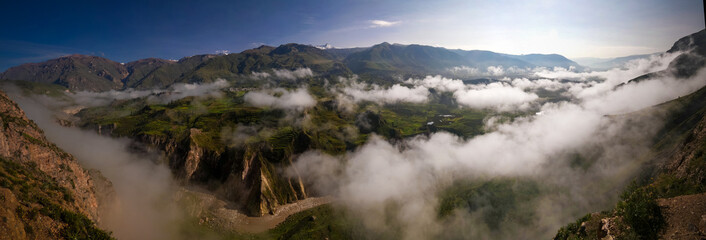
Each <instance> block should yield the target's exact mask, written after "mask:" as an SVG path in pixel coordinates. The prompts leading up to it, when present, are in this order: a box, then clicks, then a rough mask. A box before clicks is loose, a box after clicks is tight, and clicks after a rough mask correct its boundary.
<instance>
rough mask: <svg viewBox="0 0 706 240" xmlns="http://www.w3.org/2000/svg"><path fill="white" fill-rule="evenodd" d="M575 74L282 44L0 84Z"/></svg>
mask: <svg viewBox="0 0 706 240" xmlns="http://www.w3.org/2000/svg"><path fill="white" fill-rule="evenodd" d="M490 66H500V67H505V68H509V67H518V68H534V67H548V68H552V67H563V68H570V67H572V66H573V67H580V65H579V64H577V63H576V62H574V61H571V60H569V59H567V58H566V57H564V56H561V55H557V54H528V55H510V54H501V53H496V52H491V51H480V50H471V51H467V50H459V49H457V50H450V49H445V48H440V47H431V46H424V45H416V44H412V45H400V44H389V43H381V44H377V45H374V46H371V47H366V48H342V49H341V48H331V47H330V45H329V46H327V47H314V46H310V45H302V44H294V43H290V44H284V45H281V46H278V47H271V46H264V45H263V46H260V47H258V48H254V49H249V50H245V51H243V52H240V53H235V54H223V55H212V54H204V55H195V56H190V57H185V58H182V59H180V60H178V61H173V60H165V59H158V58H147V59H141V60H137V61H132V62H128V63H124V64H123V63H118V62H116V61H112V60H110V59H107V58H103V57H97V56H86V55H69V56H63V57H60V58H57V59H52V60H48V61H45V62H41V63H27V64H23V65H19V66H16V67H12V68H10V69H7V70H6V71H5V72H3V73H1V74H0V79H7V80H24V81H33V82H41V83H52V84H58V85H61V86H64V87H66V88H68V89H71V90H78V91H80V90H86V91H108V90H120V89H126V88H136V89H152V88H163V87H166V86H169V85H171V84H173V83H178V82H182V83H192V82H211V81H214V80H216V79H218V78H223V79H227V80H234V79H238V78H243V77H247V76H249V75H250V74H252V73H254V72H268V71H272V70H274V69H289V70H295V69H297V68H310V69H311V70H312V71H313V72H314V73H315V74H316V75H323V76H328V75H347V74H362V75H366V74H367V75H383V76H384V75H395V74H402V75H410V74H448V73H449V69H450V68H453V67H473V68H477V69H481V70H484V69H486V68H488V67H490Z"/></svg>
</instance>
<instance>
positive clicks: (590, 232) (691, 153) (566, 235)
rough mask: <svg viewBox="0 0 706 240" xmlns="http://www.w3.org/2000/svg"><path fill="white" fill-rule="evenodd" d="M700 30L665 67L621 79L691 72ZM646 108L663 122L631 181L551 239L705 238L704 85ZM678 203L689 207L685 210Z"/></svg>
mask: <svg viewBox="0 0 706 240" xmlns="http://www.w3.org/2000/svg"><path fill="white" fill-rule="evenodd" d="M704 36H705V34H704V30H702V31H700V32H698V33H695V34H692V35H690V36H687V37H685V38H682V39H680V40H679V41H677V42H676V43H675V44H674V46H673V47H672V48H671V49H670V50H669V52H683V51H687V52H685V53H683V54H682V55H680V56H678V57H677V58H676V59H675V60H673V61H672V62H671V63H670V66H669V69H667V70H664V71H661V72H658V73H650V74H647V75H644V76H641V77H638V78H636V79H633V80H630V81H629V82H628V83H626V84H625V85H628V84H635V83H636V82H639V81H648V80H650V78H652V77H654V76H659V75H667V74H671V75H674V76H676V77H682V78H683V77H691V76H693V75H694V74H695V73H696V71H697V70H699V69H701V68H702V67H703V66H704V65H705V64H704V55H703V54H704V53H706V52H705V51H704V48H703V46H706V37H704ZM619 87H620V86H619ZM651 111H657V112H664V114H665V124H664V126H663V127H662V128H661V129H660V131H659V132H658V134H657V136H656V137H655V138H654V144H653V146H652V148H651V155H650V156H649V157H648V158H647V159H646V160H644V161H645V164H644V166H643V172H642V173H641V174H640V175H639V176H638V177H637V179H636V181H635V183H633V184H632V185H631V186H629V187H628V188H627V189H626V190H625V191H624V193H623V194H622V196H621V199H622V200H621V201H620V202H618V204H617V206H616V208H615V209H613V210H611V211H607V212H601V213H593V214H589V215H586V216H585V217H583V218H581V219H579V220H578V221H576V222H575V223H571V224H569V225H568V226H566V227H563V228H562V229H560V230H559V233H558V234H557V235H556V237H555V239H578V238H580V239H599V238H605V237H608V238H610V239H613V238H618V239H621V238H627V239H637V238H639V239H657V238H659V239H664V238H669V239H703V238H706V222H703V221H704V220H703V219H706V208H704V206H703V204H701V203H702V201H705V200H706V195H704V194H703V193H704V192H706V87H704V88H701V89H700V90H698V91H696V92H694V93H692V94H690V95H688V96H684V97H680V98H678V99H675V100H672V101H669V102H666V103H663V104H660V105H658V106H655V107H653V108H652V109H651ZM675 207H677V208H681V210H680V209H675ZM683 209H690V211H688V214H685V213H687V212H684V211H682V210H683ZM689 219H698V220H699V221H700V222H698V223H697V222H694V221H692V220H689Z"/></svg>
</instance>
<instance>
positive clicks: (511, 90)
mask: <svg viewBox="0 0 706 240" xmlns="http://www.w3.org/2000/svg"><path fill="white" fill-rule="evenodd" d="M454 97H456V100H457V101H458V103H459V104H462V105H465V106H468V107H472V108H496V109H498V110H512V109H515V108H517V107H520V108H525V107H527V106H528V105H527V104H528V103H530V102H532V101H534V100H536V99H537V98H539V97H538V96H537V94H534V93H528V92H525V91H523V90H522V89H520V88H515V87H512V86H510V85H507V84H504V83H500V82H495V83H490V84H487V85H476V86H474V87H473V88H470V89H467V90H459V91H456V92H454Z"/></svg>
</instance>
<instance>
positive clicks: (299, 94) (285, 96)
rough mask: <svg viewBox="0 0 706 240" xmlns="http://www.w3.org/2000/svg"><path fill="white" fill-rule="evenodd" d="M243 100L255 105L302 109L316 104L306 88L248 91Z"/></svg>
mask: <svg viewBox="0 0 706 240" xmlns="http://www.w3.org/2000/svg"><path fill="white" fill-rule="evenodd" d="M243 98H244V100H245V102H247V103H249V104H251V105H253V106H256V107H273V108H280V109H294V110H302V109H304V108H309V107H313V106H314V105H316V100H315V99H314V98H313V97H312V96H311V95H309V92H308V91H307V90H306V88H299V89H296V90H293V91H288V90H285V89H282V88H276V89H273V90H270V91H259V92H248V93H246V94H245V96H243Z"/></svg>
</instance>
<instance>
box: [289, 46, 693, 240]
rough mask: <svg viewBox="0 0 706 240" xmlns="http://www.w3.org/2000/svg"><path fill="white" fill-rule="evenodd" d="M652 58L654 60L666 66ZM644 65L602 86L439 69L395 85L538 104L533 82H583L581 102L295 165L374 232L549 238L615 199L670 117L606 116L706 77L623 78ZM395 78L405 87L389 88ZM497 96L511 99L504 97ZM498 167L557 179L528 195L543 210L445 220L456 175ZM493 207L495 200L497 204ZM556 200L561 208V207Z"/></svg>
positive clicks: (474, 175)
mask: <svg viewBox="0 0 706 240" xmlns="http://www.w3.org/2000/svg"><path fill="white" fill-rule="evenodd" d="M653 62H654V61H653ZM657 62H659V60H658V61H657ZM650 66H651V67H649V68H650V69H660V68H661V67H663V65H660V66H657V65H650ZM636 67H637V66H636ZM637 68H639V67H637ZM616 71H622V70H616ZM555 72H557V71H555ZM637 72H640V70H638V69H631V70H630V71H629V72H613V73H611V74H608V73H605V72H604V73H600V74H603V75H602V76H601V77H603V81H595V82H594V83H593V84H583V83H581V82H579V83H576V82H567V83H562V82H559V81H556V80H550V79H544V80H542V81H530V80H528V79H515V80H512V81H510V83H507V82H499V83H491V84H486V85H483V84H481V85H475V86H462V85H460V84H459V83H458V81H459V80H452V79H443V78H440V77H427V78H425V79H421V80H414V79H412V80H408V83H412V84H415V85H416V86H415V87H411V88H410V87H404V86H401V85H396V89H398V90H399V89H400V88H405V90H401V92H405V91H410V90H412V89H422V87H423V88H427V87H429V88H431V87H433V88H438V89H443V90H445V91H454V96H456V97H457V98H458V100H459V101H460V102H465V104H480V105H483V106H486V105H495V106H497V105H498V104H500V105H502V104H518V103H527V102H528V101H532V100H533V99H536V97H537V96H536V95H532V94H531V93H526V92H524V91H522V89H531V88H536V87H539V86H544V87H550V88H574V89H573V90H574V91H573V94H576V96H578V97H579V98H578V100H579V101H578V102H576V103H570V102H561V103H545V104H544V105H543V106H542V107H541V109H540V110H541V112H542V114H538V115H530V116H527V117H520V118H517V119H515V120H513V121H511V122H506V123H501V124H498V125H496V126H494V128H495V129H496V131H493V132H490V133H487V134H484V135H480V136H476V137H474V138H471V139H469V140H463V139H460V138H458V137H456V136H454V135H452V134H448V133H435V134H431V135H430V136H428V137H424V136H420V137H416V138H413V139H410V140H407V141H403V142H399V143H397V144H391V143H389V142H387V141H385V140H383V139H381V138H378V137H372V138H371V139H370V140H369V141H368V143H366V144H365V145H363V146H362V147H360V148H359V149H357V150H356V151H354V152H349V153H348V154H347V155H345V156H341V157H334V156H329V155H326V154H324V153H320V152H316V151H314V152H308V153H305V154H302V155H301V156H299V158H298V160H297V161H296V162H295V164H294V165H292V166H291V167H290V169H289V170H288V171H290V172H294V171H296V172H298V173H299V174H300V175H301V176H309V179H308V180H307V181H308V183H309V184H310V185H312V187H313V188H314V189H315V190H316V191H317V192H319V193H322V194H330V195H333V196H335V197H336V198H337V199H338V201H340V203H341V204H342V205H343V206H344V207H345V208H346V209H348V210H349V211H350V212H351V213H352V214H354V215H355V216H357V217H359V218H361V219H362V221H363V223H364V226H365V228H366V231H369V232H372V233H385V232H390V231H393V233H390V234H395V233H394V231H396V230H394V229H397V230H398V232H396V233H397V234H399V235H400V237H401V238H403V239H430V238H437V237H439V236H447V237H448V236H454V237H460V238H469V237H474V238H486V239H488V238H492V239H506V238H507V239H512V238H513V237H516V236H517V235H514V234H513V232H514V233H515V234H517V233H522V234H523V236H527V237H528V238H550V237H551V236H553V234H555V233H556V229H558V227H560V226H562V225H564V224H565V223H566V222H569V221H573V220H574V219H575V218H576V217H577V216H578V215H577V214H582V213H585V212H588V211H595V209H596V208H597V207H598V208H599V209H600V208H607V207H610V205H611V204H613V203H614V202H615V201H616V199H617V195H618V191H617V190H616V189H621V188H622V186H623V184H625V183H626V182H627V181H628V180H629V179H630V178H631V177H632V176H634V174H635V170H636V169H638V168H637V167H636V166H637V165H639V164H640V162H639V161H636V160H635V156H639V155H640V154H643V153H645V151H647V149H648V146H649V142H648V141H647V140H646V139H650V137H651V136H652V134H654V133H655V132H656V131H657V130H658V129H659V126H661V120H660V118H659V115H658V114H656V115H649V116H645V115H624V116H609V115H606V114H615V113H623V112H629V111H636V110H639V109H643V108H645V107H649V106H652V105H654V104H657V103H660V102H664V101H667V100H670V99H675V98H677V97H679V96H683V95H685V94H688V93H690V92H693V91H695V90H697V89H699V88H701V87H703V86H704V85H706V72H705V71H703V70H702V71H700V72H699V73H698V74H697V75H696V76H694V77H692V78H690V79H678V78H674V77H670V76H663V77H659V78H655V79H648V80H644V81H641V82H637V83H630V84H627V85H624V86H621V87H618V88H615V86H616V85H617V84H619V83H620V82H622V81H627V79H624V78H623V79H622V80H619V78H622V77H631V76H633V73H637ZM588 77H590V75H586V76H582V77H581V78H582V79H584V80H586V81H593V80H590V79H589V78H588ZM628 79H629V78H628ZM561 84H566V85H565V86H561ZM601 84H606V85H608V86H610V85H611V84H612V86H610V87H606V88H603V87H602V86H601V91H596V92H594V93H595V94H585V91H592V90H595V88H596V87H597V86H598V85H601ZM560 86H561V87H560ZM393 88H395V86H393V87H391V88H389V89H393ZM391 91H392V90H387V92H385V90H383V89H376V88H375V87H373V88H372V90H371V91H369V92H367V93H363V92H362V90H359V89H358V90H355V91H353V92H354V93H352V94H350V95H353V96H356V95H364V96H367V97H366V98H367V99H374V100H375V101H385V100H384V99H385V96H386V95H390V96H394V95H395V94H393V93H391ZM420 92H423V91H420ZM406 94H407V96H420V99H422V98H421V96H423V94H417V95H415V94H412V93H406ZM463 94H466V95H463ZM498 95H500V96H503V97H498V98H497V99H495V97H496V96H498ZM371 96H375V97H371ZM361 98H362V97H361ZM478 107H480V106H478ZM575 154H581V156H586V158H588V159H591V160H592V161H593V162H592V164H591V165H590V166H588V167H586V168H578V167H572V166H571V164H570V163H571V159H572V157H571V156H575ZM498 177H511V178H527V179H534V180H533V181H536V182H540V183H542V186H543V188H547V189H548V190H545V191H546V192H543V193H541V194H539V195H538V196H537V197H536V198H535V199H534V200H532V202H528V203H526V204H527V205H523V206H525V207H528V208H531V209H532V212H533V214H534V215H532V221H531V223H527V222H525V223H521V222H513V221H512V220H506V221H508V222H503V224H502V229H499V230H494V231H493V230H491V228H492V227H490V226H489V225H487V223H485V222H483V221H482V220H479V219H482V217H483V211H486V210H483V209H485V208H482V209H481V210H474V211H470V210H465V211H460V210H459V211H456V212H455V213H454V216H456V217H453V216H452V217H450V218H447V219H446V220H443V219H439V216H438V214H437V211H438V204H439V202H440V199H439V195H438V193H439V192H440V191H442V190H443V189H446V188H447V187H449V186H450V185H451V183H453V182H455V181H458V180H461V179H486V180H487V179H492V178H498ZM485 206H486V208H490V205H485ZM557 206H560V208H561V210H557V209H556V208H557ZM391 209H394V210H391ZM487 211H490V209H488V210H487Z"/></svg>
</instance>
